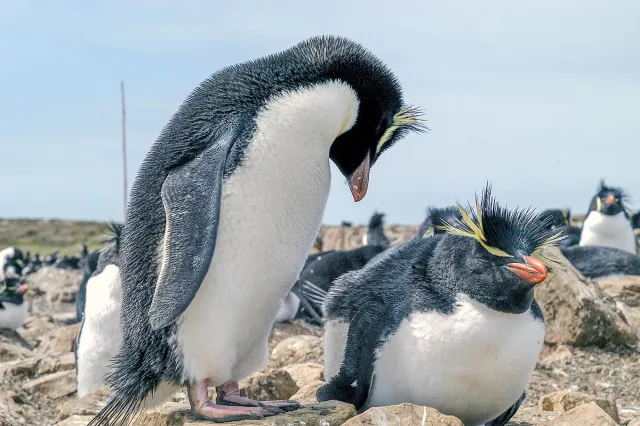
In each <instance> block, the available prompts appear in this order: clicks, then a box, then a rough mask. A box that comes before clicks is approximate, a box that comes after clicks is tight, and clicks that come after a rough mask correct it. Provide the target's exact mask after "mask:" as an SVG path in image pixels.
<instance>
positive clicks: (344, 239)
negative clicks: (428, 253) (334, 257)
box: [314, 225, 418, 251]
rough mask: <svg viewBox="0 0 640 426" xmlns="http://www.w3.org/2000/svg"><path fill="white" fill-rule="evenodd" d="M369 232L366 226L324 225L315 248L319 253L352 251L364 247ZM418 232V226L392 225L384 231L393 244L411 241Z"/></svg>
mask: <svg viewBox="0 0 640 426" xmlns="http://www.w3.org/2000/svg"><path fill="white" fill-rule="evenodd" d="M367 231H368V228H367V227H366V226H327V225H323V226H322V227H321V228H320V234H319V238H317V239H316V245H315V246H314V248H316V249H317V250H318V251H328V250H352V249H355V248H358V247H361V246H362V244H363V238H364V236H365V235H366V234H367ZM416 232H418V227H417V226H403V225H391V226H387V227H385V229H384V233H385V235H386V236H387V238H389V241H390V242H391V244H395V243H399V242H404V241H407V240H410V239H411V238H413V236H414V235H415V233H416ZM318 246H319V247H318Z"/></svg>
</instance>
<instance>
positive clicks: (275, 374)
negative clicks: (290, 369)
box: [240, 370, 299, 401]
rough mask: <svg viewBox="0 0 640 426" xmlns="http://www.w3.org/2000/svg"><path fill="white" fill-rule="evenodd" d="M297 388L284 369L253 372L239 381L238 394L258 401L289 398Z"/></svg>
mask: <svg viewBox="0 0 640 426" xmlns="http://www.w3.org/2000/svg"><path fill="white" fill-rule="evenodd" d="M298 389H299V388H298V386H297V385H296V382H294V381H293V379H292V378H291V375H290V374H289V373H287V372H286V371H284V370H275V371H272V372H270V373H254V374H253V375H251V376H250V377H249V378H247V379H245V380H243V381H242V382H241V383H240V395H242V396H246V397H248V398H251V399H256V400H258V401H269V400H277V399H289V398H291V395H293V394H295V393H296V392H298Z"/></svg>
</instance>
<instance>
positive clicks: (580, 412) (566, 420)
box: [551, 402, 618, 426]
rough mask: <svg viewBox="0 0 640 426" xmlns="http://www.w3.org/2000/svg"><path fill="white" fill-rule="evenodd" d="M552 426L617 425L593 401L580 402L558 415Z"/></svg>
mask: <svg viewBox="0 0 640 426" xmlns="http://www.w3.org/2000/svg"><path fill="white" fill-rule="evenodd" d="M551 425H553V426H618V423H616V422H615V421H614V420H613V419H612V418H611V417H609V415H608V414H607V413H605V412H604V410H603V409H602V408H600V407H599V406H598V405H597V404H596V403H595V402H589V403H588V404H582V405H580V406H578V407H576V408H573V409H571V410H569V411H565V412H564V413H562V414H560V415H558V417H556V419H555V420H554V421H553V422H551Z"/></svg>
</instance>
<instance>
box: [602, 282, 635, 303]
mask: <svg viewBox="0 0 640 426" xmlns="http://www.w3.org/2000/svg"><path fill="white" fill-rule="evenodd" d="M597 283H598V284H599V285H600V288H601V289H602V292H603V293H604V294H606V295H607V296H609V297H611V298H613V299H614V300H619V301H620V302H623V303H625V304H627V305H629V306H640V276H635V275H623V276H615V277H608V278H603V279H600V280H597Z"/></svg>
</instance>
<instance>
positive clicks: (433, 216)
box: [413, 206, 462, 240]
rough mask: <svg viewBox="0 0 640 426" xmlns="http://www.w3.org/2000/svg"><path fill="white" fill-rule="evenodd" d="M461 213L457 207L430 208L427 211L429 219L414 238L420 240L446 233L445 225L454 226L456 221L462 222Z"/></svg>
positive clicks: (427, 218) (423, 223)
mask: <svg viewBox="0 0 640 426" xmlns="http://www.w3.org/2000/svg"><path fill="white" fill-rule="evenodd" d="M461 219H462V216H460V211H459V210H458V208H457V207H455V206H450V207H444V208H438V207H429V208H428V209H427V217H426V219H425V220H424V222H422V224H421V225H420V228H419V229H418V232H417V233H416V235H414V237H413V238H415V239H417V240H420V239H422V238H424V237H425V236H431V235H434V234H442V233H444V232H445V231H444V230H445V225H446V224H447V223H448V224H454V223H456V221H458V220H461Z"/></svg>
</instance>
